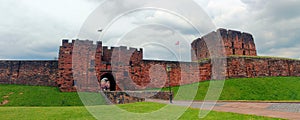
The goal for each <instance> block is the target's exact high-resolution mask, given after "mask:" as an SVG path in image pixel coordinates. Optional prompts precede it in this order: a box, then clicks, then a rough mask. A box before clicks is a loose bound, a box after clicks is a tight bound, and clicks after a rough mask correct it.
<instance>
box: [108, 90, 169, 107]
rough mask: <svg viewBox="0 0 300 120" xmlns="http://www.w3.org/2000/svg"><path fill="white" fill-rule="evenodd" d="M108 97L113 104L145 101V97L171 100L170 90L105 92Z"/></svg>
mask: <svg viewBox="0 0 300 120" xmlns="http://www.w3.org/2000/svg"><path fill="white" fill-rule="evenodd" d="M104 94H105V95H106V97H107V98H108V99H109V100H110V101H111V103H113V104H126V103H135V102H143V101H145V99H147V98H150V99H162V100H169V95H170V94H169V92H157V91H127V92H120V91H119V92H117V91H111V92H104Z"/></svg>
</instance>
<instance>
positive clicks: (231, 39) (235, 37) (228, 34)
mask: <svg viewBox="0 0 300 120" xmlns="http://www.w3.org/2000/svg"><path fill="white" fill-rule="evenodd" d="M212 34H220V37H221V38H222V41H223V43H224V47H225V53H226V55H227V56H232V55H236V56H257V52H256V47H255V43H254V39H253V36H252V35H251V34H249V33H242V32H239V31H234V30H226V29H218V30H217V32H212V33H209V34H207V35H205V36H210V35H212ZM205 36H204V37H202V38H198V39H196V40H195V41H194V42H193V43H192V44H191V45H192V54H193V55H192V56H193V58H192V60H193V61H197V60H200V59H205V58H209V57H210V53H209V52H210V51H209V50H208V48H207V45H206V43H205V40H204V38H205ZM208 40H210V39H208Z"/></svg>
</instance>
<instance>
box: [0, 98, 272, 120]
mask: <svg viewBox="0 0 300 120" xmlns="http://www.w3.org/2000/svg"><path fill="white" fill-rule="evenodd" d="M164 106H165V105H164V104H159V103H147V102H144V103H134V104H126V105H118V107H119V108H121V109H123V110H127V111H130V112H134V113H144V114H140V115H134V116H130V115H124V114H123V115H122V116H119V115H120V114H117V113H116V111H115V110H116V109H115V108H113V106H110V105H103V106H96V107H95V108H94V109H95V110H100V111H101V110H103V111H104V112H105V113H103V112H100V113H98V114H97V113H96V114H97V115H96V116H97V117H98V118H99V119H103V120H115V119H130V120H140V119H143V120H144V119H160V118H162V119H163V118H166V117H167V116H168V117H172V116H170V115H171V114H167V113H166V114H164V113H161V114H155V115H154V116H151V115H150V116H147V115H146V114H145V113H149V112H152V111H155V110H157V109H159V108H161V107H164ZM137 108H138V109H137ZM182 109H184V108H183V107H179V106H170V107H169V108H168V109H166V111H168V112H169V113H177V111H179V110H182ZM0 113H1V114H0V118H1V119H2V120H15V119H27V120H42V119H43V120H44V119H56V120H66V119H72V120H94V119H95V118H94V117H93V116H92V115H91V114H89V112H88V111H87V110H86V109H85V108H84V107H0ZM198 114H199V110H197V109H187V110H186V111H185V112H184V114H183V115H182V116H181V117H180V118H179V119H180V120H196V119H199V118H198ZM120 117H121V118H120ZM205 119H206V120H224V119H231V120H253V119H255V120H277V119H274V118H266V117H259V116H251V115H241V114H234V113H224V112H214V111H212V112H210V113H209V114H208V115H207V116H206V117H205Z"/></svg>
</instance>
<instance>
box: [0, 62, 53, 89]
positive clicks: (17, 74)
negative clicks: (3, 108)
mask: <svg viewBox="0 0 300 120" xmlns="http://www.w3.org/2000/svg"><path fill="white" fill-rule="evenodd" d="M57 65H58V61H0V84H20V85H38V86H57V85H56V83H55V79H56V78H57V70H58V67H57Z"/></svg>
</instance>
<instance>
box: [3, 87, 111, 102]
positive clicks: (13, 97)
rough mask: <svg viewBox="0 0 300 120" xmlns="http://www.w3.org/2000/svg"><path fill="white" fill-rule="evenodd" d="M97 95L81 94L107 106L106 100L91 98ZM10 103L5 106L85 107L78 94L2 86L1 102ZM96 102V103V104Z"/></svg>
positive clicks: (44, 88)
mask: <svg viewBox="0 0 300 120" xmlns="http://www.w3.org/2000/svg"><path fill="white" fill-rule="evenodd" d="M95 94H97V93H80V95H82V96H83V97H84V98H88V99H89V100H93V101H92V102H89V103H97V105H101V104H105V101H104V99H102V98H100V97H98V98H91V97H90V96H100V95H95ZM4 100H6V101H8V103H7V104H5V105H4V106H83V103H82V101H81V99H80V97H79V95H78V93H76V92H73V93H63V92H60V91H59V89H58V88H56V87H44V86H21V85H0V102H1V101H4ZM94 101H96V102H94Z"/></svg>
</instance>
